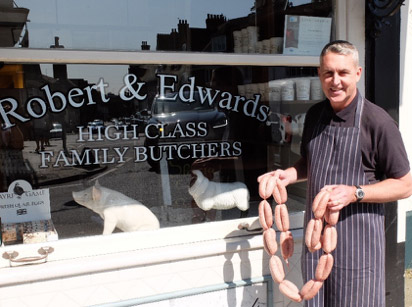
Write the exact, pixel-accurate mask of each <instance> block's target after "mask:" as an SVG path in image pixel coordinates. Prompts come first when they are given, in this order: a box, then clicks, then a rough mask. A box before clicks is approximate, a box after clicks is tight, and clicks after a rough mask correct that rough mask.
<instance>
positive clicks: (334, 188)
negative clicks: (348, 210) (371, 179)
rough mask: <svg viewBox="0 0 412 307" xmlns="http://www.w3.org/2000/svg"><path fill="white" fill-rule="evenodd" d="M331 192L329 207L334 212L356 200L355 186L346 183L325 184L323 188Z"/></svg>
mask: <svg viewBox="0 0 412 307" xmlns="http://www.w3.org/2000/svg"><path fill="white" fill-rule="evenodd" d="M323 190H327V191H328V192H329V201H328V208H329V210H331V211H332V212H335V211H340V210H341V209H342V208H344V207H346V206H347V205H349V204H350V203H353V202H356V196H355V190H356V187H355V186H349V185H344V184H338V185H325V186H324V187H323V188H322V191H323Z"/></svg>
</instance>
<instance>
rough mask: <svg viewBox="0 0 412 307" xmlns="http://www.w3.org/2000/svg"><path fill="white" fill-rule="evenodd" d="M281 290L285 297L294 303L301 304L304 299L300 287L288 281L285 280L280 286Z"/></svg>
mask: <svg viewBox="0 0 412 307" xmlns="http://www.w3.org/2000/svg"><path fill="white" fill-rule="evenodd" d="M279 290H280V292H282V293H283V295H285V296H286V297H288V298H289V299H291V300H292V301H294V302H297V303H300V302H301V301H302V297H301V296H300V294H299V289H298V287H296V285H295V284H294V283H293V282H291V281H289V280H287V279H284V280H283V281H282V282H281V283H280V284H279Z"/></svg>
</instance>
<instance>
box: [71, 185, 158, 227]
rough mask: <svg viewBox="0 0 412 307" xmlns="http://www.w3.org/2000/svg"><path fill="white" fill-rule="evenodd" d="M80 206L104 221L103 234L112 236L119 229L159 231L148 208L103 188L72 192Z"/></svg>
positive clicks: (156, 221) (93, 187)
mask: <svg viewBox="0 0 412 307" xmlns="http://www.w3.org/2000/svg"><path fill="white" fill-rule="evenodd" d="M72 194H73V199H74V200H75V201H76V202H77V203H79V204H80V205H82V206H84V207H86V208H88V209H90V210H93V211H94V212H96V213H97V214H99V215H100V216H101V218H102V219H103V220H104V228H103V234H104V235H107V234H111V233H112V232H113V230H114V229H115V228H116V227H117V228H119V229H120V230H122V231H137V230H154V229H159V227H160V225H159V220H158V219H157V217H156V216H155V215H154V214H153V213H152V211H150V210H149V209H148V208H147V207H146V206H144V205H142V204H141V203H140V202H138V201H137V200H134V199H132V198H130V197H127V196H126V195H124V194H122V193H120V192H117V191H114V190H110V189H108V188H105V187H103V186H101V185H100V184H99V183H98V182H97V181H96V183H95V185H94V186H92V187H90V188H87V189H85V190H83V191H79V192H72Z"/></svg>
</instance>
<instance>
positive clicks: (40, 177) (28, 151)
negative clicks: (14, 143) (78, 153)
mask: <svg viewBox="0 0 412 307" xmlns="http://www.w3.org/2000/svg"><path fill="white" fill-rule="evenodd" d="M70 137H74V136H71V135H68V139H69V138H70ZM67 144H68V145H67V147H68V148H67V149H68V150H70V149H74V148H72V147H73V143H71V142H67ZM74 146H76V145H75V144H74ZM44 149H45V151H53V152H54V155H57V154H58V153H59V152H60V151H62V150H63V146H62V140H61V139H51V140H50V146H45V148H44ZM76 149H77V150H79V148H76ZM35 150H36V142H35V141H25V142H24V149H23V159H24V161H25V164H26V169H27V173H30V176H31V177H32V179H31V181H32V183H33V188H34V187H35V186H36V187H38V188H39V187H42V186H48V185H53V184H58V183H65V182H70V181H75V180H80V179H84V178H87V177H90V176H93V175H95V174H98V173H100V172H102V171H104V170H106V169H107V166H100V165H92V166H74V167H72V166H66V167H53V166H52V165H50V164H49V165H48V167H41V164H42V161H41V157H42V155H41V153H37V152H36V151H35ZM80 150H81V148H80ZM27 173H26V176H28V174H27Z"/></svg>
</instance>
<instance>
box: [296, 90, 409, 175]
mask: <svg viewBox="0 0 412 307" xmlns="http://www.w3.org/2000/svg"><path fill="white" fill-rule="evenodd" d="M359 99H361V95H360V94H359V92H358V93H357V95H356V97H355V98H354V100H353V101H352V102H351V104H350V105H349V106H347V107H346V108H345V109H343V110H342V111H340V112H338V113H335V112H334V111H333V109H332V107H331V105H330V103H329V100H324V101H321V102H319V103H317V104H315V105H314V106H312V107H311V108H310V109H309V110H308V112H307V114H306V118H305V125H304V130H303V135H302V144H301V154H302V157H303V158H305V159H306V150H307V144H308V142H309V141H310V140H311V138H312V137H313V130H314V129H315V126H316V124H317V123H318V121H319V120H320V121H321V122H322V123H323V124H325V125H330V126H338V127H353V126H354V124H355V112H356V107H357V105H358V101H359ZM321 114H323V116H322V118H319V116H320V115H321ZM360 142H361V151H362V163H363V167H364V170H365V172H366V176H367V179H368V180H369V182H371V183H373V182H376V181H378V180H382V179H384V178H385V177H387V178H400V177H402V176H404V175H406V174H407V173H408V172H409V170H410V166H409V161H408V157H407V154H406V150H405V146H404V144H403V141H402V137H401V134H400V132H399V129H398V126H397V124H396V122H395V121H394V120H393V119H392V118H391V117H390V116H389V114H388V113H387V112H386V111H385V110H383V109H382V108H381V107H379V106H377V105H375V104H373V103H372V102H370V101H368V100H366V99H365V102H364V107H363V113H362V118H361V137H360Z"/></svg>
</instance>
